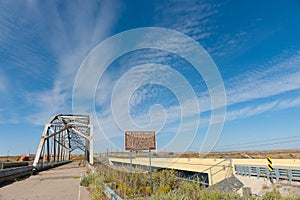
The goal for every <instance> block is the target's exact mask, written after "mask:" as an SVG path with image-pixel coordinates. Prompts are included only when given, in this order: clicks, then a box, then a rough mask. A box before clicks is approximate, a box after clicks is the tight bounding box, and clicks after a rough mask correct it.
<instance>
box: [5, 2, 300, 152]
mask: <svg viewBox="0 0 300 200" xmlns="http://www.w3.org/2000/svg"><path fill="white" fill-rule="evenodd" d="M299 11H300V2H299V1H296V0H295V1H293V0H291V1H288V2H286V1H276V2H273V1H223V2H219V1H99V2H98V1H88V2H84V1H64V2H59V1H49V2H43V1H34V0H31V1H4V2H1V3H0V55H1V56H0V134H1V139H0V155H6V154H11V155H12V154H26V153H29V152H30V153H34V152H35V150H36V148H37V146H38V142H39V140H40V137H41V134H42V130H43V125H44V124H45V123H47V122H48V121H49V119H50V118H51V116H53V115H55V114H60V113H71V112H72V101H73V99H72V93H73V89H74V83H75V82H76V77H78V76H80V74H78V72H80V70H79V69H80V66H82V63H83V61H84V59H85V58H86V56H87V55H89V53H90V52H91V51H92V50H93V49H94V48H95V47H96V46H97V45H98V44H99V43H100V42H102V41H104V40H105V39H108V38H109V37H111V36H113V35H115V34H118V33H120V32H123V31H126V30H130V29H135V28H141V27H161V28H167V29H171V30H175V31H178V32H181V33H184V34H186V35H187V36H189V37H191V38H192V39H194V40H195V41H197V42H198V43H199V44H200V45H201V46H202V47H203V48H204V49H205V50H206V51H207V53H208V54H209V56H210V57H211V58H212V59H213V61H214V63H215V65H216V66H217V68H218V70H219V73H220V75H221V77H222V79H223V83H224V87H225V92H226V102H227V108H226V109H227V113H226V120H225V123H224V127H223V130H222V132H221V134H220V137H216V138H213V140H214V141H216V142H217V143H216V146H215V147H214V149H213V150H214V151H229V150H245V149H250V150H251V149H261V150H265V149H295V148H297V149H299V147H300V145H299V144H300V133H299V128H300V123H299V119H300V37H299V35H300V26H299V24H300V15H299ZM171 39H173V41H174V43H173V44H172V45H173V46H174V47H175V48H176V45H177V44H179V43H180V42H181V43H180V44H182V43H184V41H177V40H176V38H171ZM161 45H162V46H163V45H166V44H164V43H163V42H162V43H161ZM108 53H109V51H108ZM149 63H150V64H155V66H151V65H150V66H148V65H147V66H145V65H144V64H149ZM142 65H143V66H142ZM141 66H142V67H141ZM165 66H168V67H170V68H167V67H165ZM83 67H84V66H83ZM94 67H97V63H96V64H95V66H94ZM95 69H97V68H95ZM172 69H173V70H174V71H176V72H177V73H178V74H179V75H181V76H182V77H184V80H186V81H187V82H184V81H183V82H179V83H178V82H176V80H175V79H174V80H175V81H174V85H177V84H179V85H181V84H182V85H184V84H185V83H188V84H189V85H190V87H191V88H192V91H193V92H194V94H195V98H196V101H197V105H198V106H199V110H200V112H196V111H195V109H194V107H193V106H192V105H194V104H193V103H195V102H193V99H190V98H189V95H186V97H185V99H184V102H180V101H179V100H178V96H180V95H179V94H176V93H174V91H173V90H172V89H173V88H172V87H166V86H165V85H162V84H158V82H164V81H172V80H173V79H172V78H174V76H175V75H174V74H173V73H174V71H173V70H172ZM148 76H153V77H155V78H156V80H157V83H155V82H149V83H148V84H143V85H140V86H139V87H137V88H136V90H135V91H134V92H132V93H130V95H129V97H127V98H125V97H124V96H123V98H122V96H121V95H122V94H121V93H122V91H125V90H126V89H127V88H128V87H129V86H130V85H129V84H130V83H131V82H136V83H142V82H141V81H143V80H145V79H147V77H148ZM122 77H125V78H127V79H123V78H122ZM126 80H127V81H126ZM128 80H130V81H128ZM122 81H123V82H122ZM184 89H185V87H182V88H181V90H179V92H183V91H184ZM114 91H121V92H119V93H114ZM114 95H116V96H114ZM125 95H128V94H127V93H126V94H125ZM113 98H115V99H116V101H112V99H113ZM209 100H210V97H209V93H208V88H207V85H206V83H205V81H204V79H203V77H202V76H201V74H199V73H197V71H196V70H195V68H194V67H193V66H192V65H191V64H190V63H188V62H187V61H186V60H185V59H183V58H182V57H180V56H178V55H175V54H172V53H170V52H166V51H163V50H158V49H141V50H136V51H133V52H128V53H127V54H125V55H122V56H120V57H119V58H118V59H116V60H114V62H113V63H111V65H110V66H109V67H108V68H107V69H106V71H105V72H104V74H103V76H102V77H101V79H100V80H99V83H98V85H97V91H96V93H95V105H92V106H93V107H94V108H95V111H96V116H95V117H96V118H97V120H98V122H99V123H100V127H95V150H96V151H97V152H98V151H106V149H107V148H109V149H111V150H114V151H115V150H118V151H121V150H122V148H123V142H124V141H123V134H124V133H123V131H124V130H123V129H122V127H127V128H128V127H130V126H127V125H128V123H129V122H128V121H127V120H125V119H127V118H122V117H123V115H125V114H126V113H125V111H128V113H129V114H130V119H131V121H133V122H134V123H135V125H136V126H138V127H148V128H151V129H155V130H156V131H157V132H158V138H157V139H158V141H157V142H158V148H159V150H165V151H186V150H188V151H199V149H201V145H203V144H202V142H203V139H204V138H205V135H206V133H207V131H208V126H209V124H210V121H209V119H210V117H211V115H212V114H211V113H212V110H211V103H210V101H209ZM124 103H126V104H124ZM111 105H114V106H113V107H111ZM124 105H128V107H126V109H124V113H123V110H122V108H123V107H124ZM181 109H186V110H187V111H186V112H182V111H181ZM121 110H122V112H121ZM83 112H84V111H83ZM86 112H88V111H86ZM113 112H114V113H113ZM128 113H127V114H128ZM114 115H118V116H120V117H119V118H118V117H115V116H114ZM182 115H185V116H182ZM199 117H200V118H199ZM183 118H186V119H187V121H186V122H184V123H186V124H183V122H182V119H183ZM198 119H199V124H198V125H199V129H197V131H196V134H190V132H189V131H190V130H189V129H188V127H191V126H192V125H189V123H191V124H193V123H194V122H197V120H198ZM116 120H119V121H118V123H116ZM95 124H96V123H95ZM149 124H150V125H149ZM148 125H149V126H148ZM97 126H98V124H97ZM118 126H119V127H118ZM180 127H186V129H184V130H185V131H186V135H185V136H184V137H186V138H189V141H192V144H191V145H190V146H187V145H183V144H182V143H181V142H180V140H182V142H183V143H184V141H183V140H185V139H184V137H183V138H181V137H179V139H178V138H177V140H176V133H177V131H178V129H179V128H180ZM216 135H218V134H216ZM170 141H173V142H170ZM204 146H205V144H204Z"/></svg>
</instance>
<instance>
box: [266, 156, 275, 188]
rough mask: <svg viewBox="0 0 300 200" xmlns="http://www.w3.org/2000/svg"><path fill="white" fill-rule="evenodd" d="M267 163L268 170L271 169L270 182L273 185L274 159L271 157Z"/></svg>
mask: <svg viewBox="0 0 300 200" xmlns="http://www.w3.org/2000/svg"><path fill="white" fill-rule="evenodd" d="M267 161H268V169H269V172H270V181H271V183H272V184H273V183H274V181H273V176H272V171H273V162H272V159H271V158H270V157H268V158H267Z"/></svg>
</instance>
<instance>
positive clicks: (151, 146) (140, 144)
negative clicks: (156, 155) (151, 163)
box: [125, 131, 156, 151]
mask: <svg viewBox="0 0 300 200" xmlns="http://www.w3.org/2000/svg"><path fill="white" fill-rule="evenodd" d="M125 150H133V151H135V150H156V140H155V132H154V131H126V132H125Z"/></svg>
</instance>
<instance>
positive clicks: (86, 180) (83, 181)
mask: <svg viewBox="0 0 300 200" xmlns="http://www.w3.org/2000/svg"><path fill="white" fill-rule="evenodd" d="M92 179H93V177H92V175H88V176H85V177H84V178H83V179H81V181H80V185H81V186H84V187H88V186H89V185H90V184H91V182H92Z"/></svg>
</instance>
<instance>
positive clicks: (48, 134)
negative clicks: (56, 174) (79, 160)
mask: <svg viewBox="0 0 300 200" xmlns="http://www.w3.org/2000/svg"><path fill="white" fill-rule="evenodd" d="M76 149H80V150H82V151H83V152H84V153H85V159H86V160H87V161H88V162H89V163H90V164H93V162H94V160H93V125H92V118H91V116H90V115H63V114H61V115H56V116H54V117H53V118H52V119H51V121H50V122H49V123H48V124H46V125H45V128H44V131H43V134H42V138H41V140H40V144H39V147H38V149H37V153H36V155H35V159H34V163H33V166H34V167H36V168H44V167H47V166H51V165H52V166H53V165H56V164H60V163H63V162H66V161H69V160H70V154H71V152H73V151H74V150H76Z"/></svg>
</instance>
